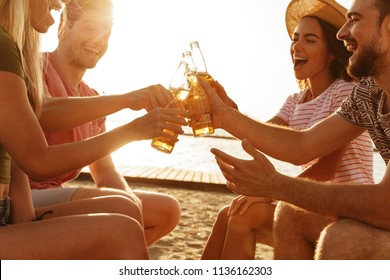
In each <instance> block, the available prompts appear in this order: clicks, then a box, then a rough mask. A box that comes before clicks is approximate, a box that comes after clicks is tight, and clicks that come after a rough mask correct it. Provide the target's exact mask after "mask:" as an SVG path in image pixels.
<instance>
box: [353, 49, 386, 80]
mask: <svg viewBox="0 0 390 280" xmlns="http://www.w3.org/2000/svg"><path fill="white" fill-rule="evenodd" d="M378 46H379V45H378V43H377V42H376V43H374V41H371V44H370V45H368V46H366V47H361V50H360V51H359V52H358V53H355V54H354V55H355V56H356V58H355V61H354V62H351V63H350V65H349V67H348V69H347V70H348V73H349V75H351V76H352V77H354V78H356V79H358V80H360V79H361V78H363V77H369V76H371V77H375V76H377V75H378V74H379V73H380V71H381V70H382V69H383V65H384V64H385V61H386V60H385V58H386V53H385V52H384V51H381V50H380V49H379V47H378Z"/></svg>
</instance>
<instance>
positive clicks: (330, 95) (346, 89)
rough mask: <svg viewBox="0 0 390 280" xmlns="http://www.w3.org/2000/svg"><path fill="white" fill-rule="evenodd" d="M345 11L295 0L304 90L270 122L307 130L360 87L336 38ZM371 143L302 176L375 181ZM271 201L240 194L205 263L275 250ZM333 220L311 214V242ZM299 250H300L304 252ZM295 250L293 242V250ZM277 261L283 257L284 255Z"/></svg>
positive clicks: (295, 42)
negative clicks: (258, 250)
mask: <svg viewBox="0 0 390 280" xmlns="http://www.w3.org/2000/svg"><path fill="white" fill-rule="evenodd" d="M345 13H346V9H345V8H344V7H342V6H341V5H339V4H338V3H336V2H334V1H327V0H324V1H322V0H321V1H317V0H293V1H291V2H290V4H289V6H288V7H287V11H286V26H287V31H288V34H289V36H290V38H291V40H292V42H291V48H290V52H291V57H292V61H293V67H294V73H295V77H296V78H297V80H298V81H299V86H300V89H301V91H300V92H299V93H296V94H293V95H291V96H289V97H288V98H287V100H286V101H285V104H284V105H283V107H282V108H281V109H280V111H279V113H278V114H277V115H276V116H274V117H273V118H272V119H271V120H269V121H268V122H269V123H274V124H277V125H282V126H289V127H293V128H294V129H305V128H308V127H310V126H312V125H314V124H315V123H317V122H318V121H319V120H322V119H324V118H326V117H327V116H329V115H330V114H332V113H333V112H334V111H336V109H338V107H339V106H340V104H341V102H342V101H343V100H344V99H345V98H346V97H347V96H348V95H349V93H350V92H351V91H352V89H353V87H354V86H355V85H356V84H355V83H353V82H352V78H351V77H350V76H349V75H348V74H347V72H346V66H347V65H348V59H349V57H350V54H349V52H348V51H347V50H346V48H345V47H344V45H343V43H342V42H341V41H339V40H337V38H336V34H337V31H338V29H339V28H340V27H341V26H342V25H343V24H344V23H345V16H344V15H345ZM372 160H373V159H372V144H371V140H370V137H369V135H368V134H367V133H363V134H362V135H360V136H359V137H358V138H357V139H355V140H353V141H352V142H351V143H350V144H349V145H347V146H346V147H343V148H341V149H338V150H336V151H335V152H333V153H331V154H328V155H326V156H323V157H321V158H319V159H318V160H315V161H312V162H310V163H308V164H305V165H302V168H303V172H302V173H301V174H300V175H299V177H305V178H310V179H314V180H317V181H329V182H333V183H341V182H350V183H356V184H369V183H373V177H372V170H373V164H372ZM275 207H276V205H275V204H274V203H273V202H272V200H270V199H265V198H260V197H249V196H238V197H237V198H235V199H234V200H233V202H232V203H231V205H230V206H226V207H224V208H223V209H222V210H221V211H220V213H219V215H218V218H217V221H216V223H215V225H214V227H213V230H212V234H211V235H210V237H209V240H208V242H207V244H206V247H205V250H204V252H203V256H202V257H203V258H204V259H254V257H255V249H256V242H261V243H263V244H267V245H270V246H273V241H274V240H273V239H274V238H273V227H274V222H273V219H274V212H275ZM331 221H332V220H331V219H330V218H325V217H321V216H319V215H315V214H313V215H310V216H309V217H307V222H306V223H305V226H306V228H305V230H306V232H305V234H306V237H307V240H305V241H306V242H310V243H312V244H313V246H312V247H311V248H314V243H315V242H316V240H317V239H318V237H319V235H320V232H321V230H322V229H323V228H324V227H325V226H326V225H328V224H329V223H330V222H331ZM300 247H301V246H300ZM300 247H299V248H300ZM290 248H291V250H294V248H295V247H294V244H290V247H289V249H290ZM313 255H314V251H313V250H307V251H299V252H296V254H295V256H296V257H298V258H307V259H310V258H313ZM275 257H277V258H284V255H283V252H276V251H275Z"/></svg>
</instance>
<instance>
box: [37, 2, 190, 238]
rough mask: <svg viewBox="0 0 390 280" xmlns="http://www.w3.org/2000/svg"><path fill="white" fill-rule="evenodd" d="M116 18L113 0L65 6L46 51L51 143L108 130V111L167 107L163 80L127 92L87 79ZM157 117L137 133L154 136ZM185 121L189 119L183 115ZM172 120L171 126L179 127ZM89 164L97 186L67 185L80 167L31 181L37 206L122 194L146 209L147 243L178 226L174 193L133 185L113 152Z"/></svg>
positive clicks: (46, 124)
mask: <svg viewBox="0 0 390 280" xmlns="http://www.w3.org/2000/svg"><path fill="white" fill-rule="evenodd" d="M112 21H113V18H112V1H111V0H99V1H91V0H71V1H70V2H69V3H68V4H67V5H66V7H65V9H64V10H63V12H62V14H61V22H60V25H59V32H58V38H59V43H58V46H57V48H56V49H55V50H54V51H53V52H52V53H46V54H45V65H44V79H45V82H46V86H47V90H48V91H47V95H48V98H47V102H46V104H45V106H44V108H43V112H42V115H41V117H40V123H41V126H42V127H43V129H44V131H45V136H46V139H47V141H48V143H49V144H50V145H55V144H63V143H70V142H76V141H81V140H83V139H86V138H90V137H94V136H96V135H98V134H100V133H103V132H104V131H105V130H106V128H105V118H104V116H106V115H108V114H111V113H114V112H116V111H118V110H121V109H125V108H130V109H133V110H140V109H146V110H147V111H149V113H148V114H149V115H150V114H152V113H153V111H154V112H156V110H157V111H158V112H160V111H159V110H161V112H162V111H163V110H165V109H160V108H155V107H164V106H165V105H166V104H167V103H168V102H169V101H170V99H172V95H171V93H170V92H169V91H168V90H166V89H165V88H164V87H162V86H161V85H156V86H150V87H147V88H145V89H141V90H137V91H134V92H130V93H126V94H122V95H112V96H98V94H97V92H96V91H95V90H93V89H91V88H90V87H89V86H88V85H87V84H85V83H84V82H83V81H82V78H83V76H84V74H85V72H86V71H87V69H91V68H94V67H95V66H96V64H97V63H98V61H99V59H100V58H101V57H102V56H103V55H104V54H105V52H106V50H107V47H108V40H109V38H110V34H111V28H112V24H113V23H112ZM113 70H114V69H113ZM109 82H110V81H107V83H109ZM80 97H81V98H80ZM176 115H177V114H176ZM156 116H157V114H156ZM155 120H156V119H154V118H153V117H152V115H151V116H150V118H149V123H147V124H143V125H142V126H140V128H139V132H138V133H137V135H135V138H136V139H140V140H142V139H151V138H150V135H151V132H152V130H153V129H156V125H155ZM182 124H183V125H184V124H185V123H184V120H183V123H182ZM173 126H174V125H173ZM173 126H172V129H177V127H178V126H176V128H174V127H173ZM153 127H154V128H153ZM157 128H158V127H157ZM180 129H181V128H179V130H180ZM179 133H180V132H179ZM138 134H139V135H138ZM70 156H72V155H70ZM58 160H61V159H58ZM89 168H90V171H91V174H92V177H93V180H94V182H95V183H96V186H97V187H96V188H69V187H66V188H65V187H63V185H64V184H65V183H66V182H68V181H70V180H73V179H75V178H77V176H78V175H79V174H80V170H74V171H71V172H69V173H67V174H63V175H61V176H58V177H56V178H52V179H51V180H48V181H45V182H33V181H30V185H31V188H32V196H33V201H34V205H35V207H41V206H46V205H50V204H55V203H61V202H66V201H70V200H80V199H84V198H93V197H99V196H106V195H119V196H123V197H125V198H126V199H130V200H132V201H134V203H135V205H137V206H138V207H139V208H140V209H141V213H142V218H143V220H142V221H143V224H144V228H145V237H146V241H147V243H148V244H151V243H153V242H155V241H156V240H158V239H159V238H161V237H162V236H164V235H165V234H167V233H169V232H170V231H171V230H173V229H174V228H175V226H176V225H177V223H178V221H179V218H180V206H179V203H178V202H177V200H176V199H175V198H173V197H171V196H168V195H164V194H159V193H154V192H146V191H136V190H134V191H133V190H131V188H130V187H129V186H128V184H127V182H126V180H125V179H124V178H123V176H121V174H119V173H118V172H117V171H116V169H115V166H114V164H113V161H112V158H111V156H107V157H106V158H103V159H101V160H99V161H97V162H95V163H93V164H91V165H89ZM112 207H114V208H115V206H112ZM110 210H111V206H110V205H102V209H101V211H102V212H105V211H106V212H110ZM86 212H88V209H86ZM135 213H137V211H135ZM46 217H50V214H46V215H45V216H44V218H46Z"/></svg>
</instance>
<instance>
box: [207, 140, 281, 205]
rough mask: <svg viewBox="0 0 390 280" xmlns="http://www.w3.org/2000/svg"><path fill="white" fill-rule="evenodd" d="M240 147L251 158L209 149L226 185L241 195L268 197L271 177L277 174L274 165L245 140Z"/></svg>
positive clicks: (271, 181)
mask: <svg viewBox="0 0 390 280" xmlns="http://www.w3.org/2000/svg"><path fill="white" fill-rule="evenodd" d="M242 147H243V148H244V150H245V151H246V152H247V153H248V154H249V155H250V156H251V157H252V158H253V159H250V160H245V159H239V158H236V157H233V156H230V155H228V154H226V153H224V152H222V151H221V150H218V149H215V148H213V149H211V152H212V153H213V154H214V155H215V158H216V161H217V164H218V166H219V168H220V169H221V171H222V173H223V175H224V177H225V178H226V180H227V187H228V188H229V189H230V190H231V191H233V192H235V193H238V194H242V195H247V196H264V197H268V196H267V195H268V194H269V193H270V188H271V187H272V183H273V180H272V179H273V178H274V176H276V175H277V174H278V173H277V172H276V170H275V167H274V166H273V165H272V163H271V162H270V161H269V160H268V159H267V158H266V157H265V156H264V155H263V154H262V153H260V152H259V151H258V150H256V149H255V148H254V147H253V146H252V145H251V144H250V143H249V142H248V141H247V140H243V141H242Z"/></svg>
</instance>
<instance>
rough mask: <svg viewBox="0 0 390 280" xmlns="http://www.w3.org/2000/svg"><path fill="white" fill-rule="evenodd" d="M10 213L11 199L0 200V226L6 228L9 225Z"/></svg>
mask: <svg viewBox="0 0 390 280" xmlns="http://www.w3.org/2000/svg"><path fill="white" fill-rule="evenodd" d="M10 213H11V198H9V197H6V198H4V199H0V226H2V227H3V226H6V225H7V224H9V223H10V221H9V215H10Z"/></svg>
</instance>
